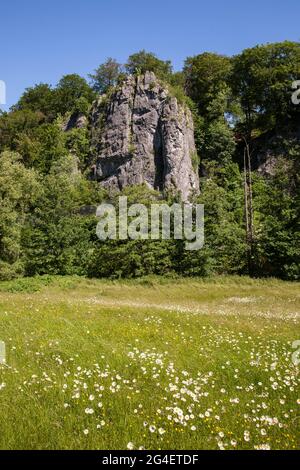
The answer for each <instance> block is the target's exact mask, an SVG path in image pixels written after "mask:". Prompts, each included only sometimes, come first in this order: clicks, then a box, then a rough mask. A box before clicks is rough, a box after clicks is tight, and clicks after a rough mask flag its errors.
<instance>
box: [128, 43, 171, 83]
mask: <svg viewBox="0 0 300 470" xmlns="http://www.w3.org/2000/svg"><path fill="white" fill-rule="evenodd" d="M125 69H126V71H127V72H128V73H130V74H135V73H145V72H147V71H149V72H154V73H155V74H156V75H157V76H158V77H159V78H162V79H164V80H167V81H169V80H170V78H171V76H172V64H171V61H169V60H166V61H164V60H161V59H158V57H157V56H156V55H155V54H153V53H152V52H146V51H145V50H142V51H140V52H137V53H136V54H132V55H131V56H129V58H128V61H127V63H126V65H125Z"/></svg>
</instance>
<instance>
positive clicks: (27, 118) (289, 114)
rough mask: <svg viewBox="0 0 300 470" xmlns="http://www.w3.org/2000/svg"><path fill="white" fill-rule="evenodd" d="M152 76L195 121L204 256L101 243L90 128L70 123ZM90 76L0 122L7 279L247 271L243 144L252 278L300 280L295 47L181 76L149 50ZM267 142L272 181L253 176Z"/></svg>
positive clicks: (249, 54)
mask: <svg viewBox="0 0 300 470" xmlns="http://www.w3.org/2000/svg"><path fill="white" fill-rule="evenodd" d="M146 70H150V71H153V72H154V73H155V74H156V75H157V76H158V77H159V78H160V79H161V80H162V82H164V83H167V84H168V88H169V91H170V93H172V94H173V95H174V96H176V97H177V99H178V100H179V101H181V102H185V103H186V104H187V105H189V106H190V107H191V109H192V112H193V115H194V123H195V138H196V144H197V153H198V155H199V156H200V165H199V161H198V156H197V155H196V156H195V158H194V157H193V156H192V158H193V164H194V166H195V168H197V166H198V165H199V174H200V177H201V178H200V181H201V196H200V197H199V198H198V199H197V202H199V203H203V204H204V205H205V238H206V242H205V246H204V248H203V249H202V250H199V251H194V252H193V251H186V250H185V249H184V241H180V240H176V241H172V240H170V241H165V240H162V241H150V240H147V241H109V242H105V243H104V242H100V241H99V240H98V239H97V237H96V230H95V229H96V224H97V219H96V217H95V215H94V214H95V209H91V207H94V208H95V207H96V206H97V204H99V203H100V202H101V201H103V200H105V198H106V194H105V192H104V191H102V190H101V189H100V188H99V186H98V185H97V184H96V183H95V182H93V181H91V180H90V179H89V178H88V171H89V170H88V168H89V162H90V148H91V146H90V145H91V144H90V134H89V127H88V126H82V127H80V128H77V127H76V126H69V127H70V128H68V123H69V122H70V121H71V120H72V119H73V120H75V121H76V119H77V118H78V117H79V116H88V114H89V110H90V107H91V104H92V102H93V100H94V99H95V97H96V96H97V93H100V94H103V93H107V92H110V91H111V90H112V88H113V87H114V86H116V85H117V84H118V83H119V82H120V80H122V79H123V77H124V75H126V74H141V73H143V72H145V71H146ZM90 78H91V80H92V83H91V85H89V84H88V83H87V81H86V80H85V79H84V78H82V77H80V76H78V75H76V74H73V75H67V76H65V77H63V78H62V79H61V80H60V82H59V83H58V85H57V86H56V87H51V86H50V85H47V84H38V85H36V86H35V87H33V88H29V89H27V90H26V91H25V93H24V94H23V96H22V97H21V98H20V100H19V102H18V103H17V104H16V105H15V106H14V107H13V108H12V109H11V111H10V112H8V113H2V114H1V115H0V198H1V206H0V279H11V278H13V277H17V276H22V275H24V274H25V275H36V274H48V273H49V274H63V275H66V274H79V275H89V276H95V277H114V278H117V277H136V276H142V275H146V274H163V275H167V274H168V275H176V274H180V275H186V276H193V275H197V276H199V275H200V276H205V275H211V274H214V273H218V274H220V273H236V274H246V273H248V272H249V246H248V243H247V240H246V230H245V207H244V159H243V151H244V142H247V143H248V144H249V147H250V150H251V158H252V166H253V170H254V171H253V175H252V179H253V218H254V233H253V240H252V245H251V257H252V258H251V260H250V262H251V274H253V275H257V276H279V277H282V278H284V279H292V280H297V279H298V280H299V279H300V225H299V224H300V223H299V220H300V189H299V169H300V168H299V166H300V142H299V125H300V115H299V109H300V106H299V107H297V106H295V105H293V104H292V103H291V93H292V90H291V86H292V81H293V80H296V79H300V45H299V44H298V43H292V42H284V43H278V44H268V45H263V46H257V47H255V48H252V49H247V50H245V51H243V52H242V53H241V54H240V55H238V56H236V57H233V58H229V57H224V56H221V55H217V54H213V53H204V54H201V55H197V56H195V57H189V58H187V60H186V62H185V65H184V68H183V71H182V72H175V73H173V71H172V66H171V63H170V61H163V60H160V59H159V58H157V57H156V56H155V55H154V54H152V53H148V52H146V51H144V50H143V51H140V52H138V53H136V54H133V55H131V56H130V57H129V59H128V61H127V63H126V65H125V66H124V67H122V66H121V65H120V64H119V63H118V62H117V61H116V60H115V59H112V58H109V59H108V60H107V61H106V62H105V63H104V64H101V65H100V66H99V67H98V68H97V69H96V70H95V73H94V74H92V75H90ZM297 132H298V134H297ZM297 135H298V137H297ZM271 144H272V155H273V160H274V159H275V162H274V161H273V163H272V171H271V172H269V173H268V174H267V175H266V174H262V173H261V171H257V170H259V169H260V165H259V158H258V155H259V154H260V153H264V154H267V153H268V151H269V147H270V145H271ZM266 149H267V150H266ZM124 194H125V195H127V196H128V197H129V201H130V202H139V203H141V202H143V203H145V204H146V205H149V204H150V202H151V201H156V202H158V203H164V202H166V201H163V200H162V199H161V197H160V195H159V194H158V193H155V192H153V191H150V190H149V189H147V188H146V187H144V186H141V187H135V188H127V190H126V191H125V192H124ZM165 198H166V199H167V196H166V195H165ZM168 202H170V201H168Z"/></svg>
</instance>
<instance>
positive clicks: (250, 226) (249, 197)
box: [244, 137, 254, 276]
mask: <svg viewBox="0 0 300 470" xmlns="http://www.w3.org/2000/svg"><path fill="white" fill-rule="evenodd" d="M244 141H245V149H244V186H245V219H246V239H247V246H248V271H249V275H250V276H251V275H252V273H253V263H252V257H253V242H254V216H253V191H252V164H251V154H250V148H249V144H248V141H247V139H246V138H245V137H244Z"/></svg>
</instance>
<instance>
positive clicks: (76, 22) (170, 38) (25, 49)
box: [0, 0, 300, 109]
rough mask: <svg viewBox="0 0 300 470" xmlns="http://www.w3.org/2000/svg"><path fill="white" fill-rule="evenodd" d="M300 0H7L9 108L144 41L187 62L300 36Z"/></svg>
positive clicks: (4, 63)
mask: <svg viewBox="0 0 300 470" xmlns="http://www.w3.org/2000/svg"><path fill="white" fill-rule="evenodd" d="M299 13H300V2H299V0H285V1H283V0H246V1H245V0H224V1H221V0H209V1H201V0H148V1H145V0H81V1H79V0H60V1H59V0H48V1H42V0H26V1H24V0H4V1H3V2H1V6H0V18H1V24H0V31H1V62H0V63H1V67H0V80H4V81H5V82H6V85H7V106H6V107H5V109H8V107H9V106H11V105H12V104H13V103H15V102H16V101H17V99H18V98H19V96H20V95H21V94H22V92H23V90H24V89H25V88H26V87H28V86H33V85H34V84H35V83H40V82H46V83H51V84H55V83H57V81H58V80H59V79H60V77H61V76H62V75H64V74H67V73H74V72H76V73H79V74H81V75H83V76H86V75H87V74H88V73H89V72H92V71H93V70H94V69H95V67H96V66H97V65H99V64H100V63H102V62H104V61H105V59H106V58H107V57H109V56H111V57H114V58H116V59H118V60H119V61H120V62H125V61H126V59H127V57H128V56H129V55H130V54H132V53H133V52H137V51H138V50H141V49H146V50H148V51H152V52H155V53H156V54H157V55H158V56H159V57H161V58H163V59H170V60H172V62H173V65H174V68H175V69H180V68H181V67H182V65H183V61H184V59H185V58H186V57H187V56H191V55H195V54H199V53H201V52H204V51H213V52H218V53H223V54H228V55H231V54H236V53H238V52H240V51H241V50H242V49H244V48H246V47H251V46H254V45H256V44H259V43H266V42H275V41H282V40H285V39H289V40H293V41H299V40H300V15H299Z"/></svg>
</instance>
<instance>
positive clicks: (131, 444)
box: [127, 442, 134, 450]
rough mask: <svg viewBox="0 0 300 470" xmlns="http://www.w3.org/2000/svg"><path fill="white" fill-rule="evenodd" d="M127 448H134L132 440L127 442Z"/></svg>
mask: <svg viewBox="0 0 300 470" xmlns="http://www.w3.org/2000/svg"><path fill="white" fill-rule="evenodd" d="M127 449H128V450H133V449H134V444H133V443H132V442H128V444H127Z"/></svg>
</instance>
